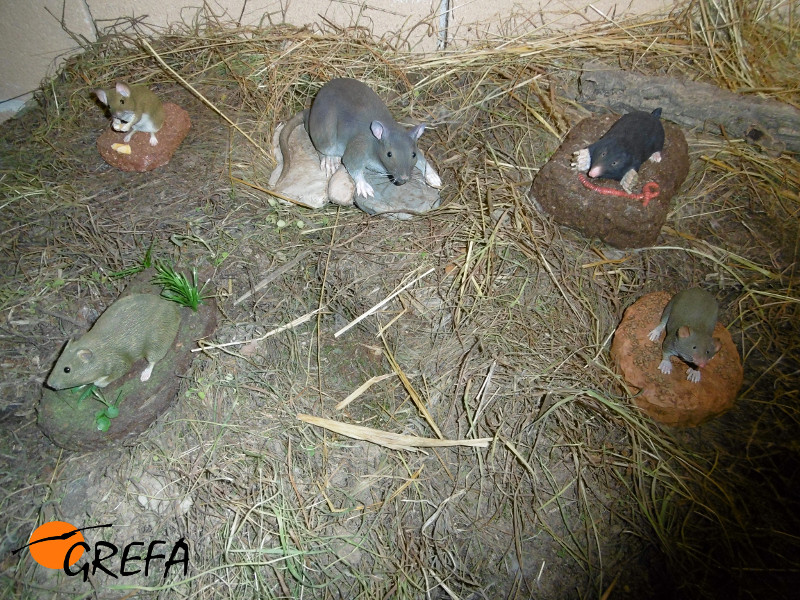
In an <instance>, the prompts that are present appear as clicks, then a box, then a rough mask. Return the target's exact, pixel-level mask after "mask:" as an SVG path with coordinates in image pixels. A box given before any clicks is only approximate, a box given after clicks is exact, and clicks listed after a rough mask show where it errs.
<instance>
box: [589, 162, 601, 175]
mask: <svg viewBox="0 0 800 600" xmlns="http://www.w3.org/2000/svg"><path fill="white" fill-rule="evenodd" d="M602 174H603V167H601V166H600V165H595V166H594V167H592V168H591V169H589V172H588V173H587V175H588V176H589V177H600V175H602Z"/></svg>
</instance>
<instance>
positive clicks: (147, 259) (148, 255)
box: [108, 242, 153, 279]
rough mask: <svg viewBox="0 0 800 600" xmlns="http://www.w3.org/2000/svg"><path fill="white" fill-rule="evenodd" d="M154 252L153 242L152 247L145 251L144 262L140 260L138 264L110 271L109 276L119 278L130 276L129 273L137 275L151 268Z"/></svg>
mask: <svg viewBox="0 0 800 600" xmlns="http://www.w3.org/2000/svg"><path fill="white" fill-rule="evenodd" d="M152 252H153V244H152V242H151V243H150V247H149V248H148V249H147V250H146V251H145V253H144V257H143V258H142V262H140V263H139V264H138V265H134V266H132V267H128V268H127V269H122V270H121V271H114V272H113V273H109V275H108V276H109V277H111V278H114V279H117V278H119V277H128V276H129V275H136V273H141V272H142V271H144V270H145V269H149V268H150V266H151V265H152V262H153V259H152Z"/></svg>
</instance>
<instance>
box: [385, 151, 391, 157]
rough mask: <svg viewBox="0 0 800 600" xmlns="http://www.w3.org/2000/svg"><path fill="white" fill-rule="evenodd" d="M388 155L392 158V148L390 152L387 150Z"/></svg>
mask: <svg viewBox="0 0 800 600" xmlns="http://www.w3.org/2000/svg"><path fill="white" fill-rule="evenodd" d="M386 156H387V157H389V158H392V152H391V150H390V151H389V152H387V153H386Z"/></svg>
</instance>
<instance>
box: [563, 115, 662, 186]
mask: <svg viewBox="0 0 800 600" xmlns="http://www.w3.org/2000/svg"><path fill="white" fill-rule="evenodd" d="M663 148H664V126H663V125H662V124H661V109H660V108H657V109H655V110H654V111H653V112H651V113H646V112H643V111H640V110H635V111H633V112H629V113H628V114H626V115H623V116H622V117H620V118H619V119H618V120H617V121H616V122H615V123H614V124H613V125H612V126H611V128H610V129H609V130H608V131H607V132H606V133H605V134H604V135H603V136H602V137H601V138H600V139H599V140H597V141H596V142H595V143H594V144H592V145H591V146H589V147H588V148H584V149H582V150H578V151H577V152H575V154H574V156H575V162H574V166H576V167H577V168H578V170H579V171H588V172H587V175H589V177H603V178H605V179H614V180H616V181H619V182H620V185H621V186H622V189H624V190H625V191H626V192H628V193H629V194H632V193H633V190H634V186H635V185H636V181H637V178H638V172H639V168H640V167H641V166H642V164H643V163H644V162H645V161H647V160H652V161H653V162H660V161H661V150H663Z"/></svg>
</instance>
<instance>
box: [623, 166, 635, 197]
mask: <svg viewBox="0 0 800 600" xmlns="http://www.w3.org/2000/svg"><path fill="white" fill-rule="evenodd" d="M638 180H639V174H638V173H637V172H636V171H634V170H633V169H631V170H630V171H628V172H627V173H625V175H624V176H623V177H622V179H620V181H619V184H620V185H621V186H622V189H623V190H625V191H626V192H628V193H629V194H633V189H634V188H635V187H636V182H637V181H638Z"/></svg>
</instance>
